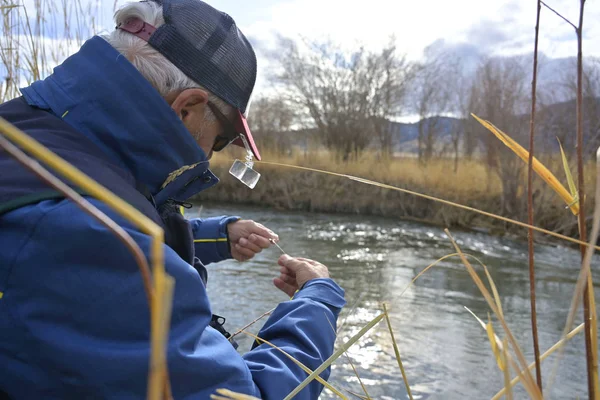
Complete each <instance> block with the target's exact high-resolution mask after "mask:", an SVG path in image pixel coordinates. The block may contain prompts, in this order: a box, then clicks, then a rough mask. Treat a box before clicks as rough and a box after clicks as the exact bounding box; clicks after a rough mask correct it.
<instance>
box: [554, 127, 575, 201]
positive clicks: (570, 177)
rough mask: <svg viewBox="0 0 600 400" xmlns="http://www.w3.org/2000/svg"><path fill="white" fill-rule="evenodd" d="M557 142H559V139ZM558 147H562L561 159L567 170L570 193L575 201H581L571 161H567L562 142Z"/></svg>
mask: <svg viewBox="0 0 600 400" xmlns="http://www.w3.org/2000/svg"><path fill="white" fill-rule="evenodd" d="M556 140H558V138H557V139H556ZM558 146H559V147H560V157H561V159H562V163H563V168H564V169H565V175H566V176H567V184H568V185H569V191H570V192H571V195H572V196H573V198H574V199H575V201H579V196H578V195H577V186H576V185H575V180H574V179H573V174H571V168H569V161H568V160H567V155H566V154H565V151H564V149H563V147H562V143H561V142H560V140H558Z"/></svg>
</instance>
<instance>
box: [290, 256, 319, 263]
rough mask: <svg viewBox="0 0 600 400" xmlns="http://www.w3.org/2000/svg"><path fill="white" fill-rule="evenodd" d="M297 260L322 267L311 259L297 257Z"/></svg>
mask: <svg viewBox="0 0 600 400" xmlns="http://www.w3.org/2000/svg"><path fill="white" fill-rule="evenodd" d="M296 259H297V260H300V261H304V262H307V263H309V264H312V265H322V264H321V263H320V262H318V261H315V260H311V259H310V258H304V257H296Z"/></svg>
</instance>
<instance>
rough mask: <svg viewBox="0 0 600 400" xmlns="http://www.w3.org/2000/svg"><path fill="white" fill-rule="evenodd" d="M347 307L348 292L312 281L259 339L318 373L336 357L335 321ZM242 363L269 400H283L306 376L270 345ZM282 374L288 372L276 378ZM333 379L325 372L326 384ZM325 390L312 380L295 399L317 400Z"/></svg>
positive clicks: (278, 310)
mask: <svg viewBox="0 0 600 400" xmlns="http://www.w3.org/2000/svg"><path fill="white" fill-rule="evenodd" d="M344 305H345V300H344V291H343V290H342V289H341V288H340V287H339V286H338V285H337V284H336V283H335V282H334V281H333V280H331V279H314V280H311V281H309V282H307V283H306V284H305V285H304V287H303V288H302V290H300V291H299V292H298V293H296V295H295V296H294V299H293V300H290V301H286V302H284V303H281V304H279V305H278V306H277V308H276V309H275V311H274V312H273V314H272V315H271V317H270V318H269V319H268V320H267V322H266V323H265V325H264V327H263V328H262V329H261V331H260V332H259V334H258V336H259V337H260V338H262V339H265V340H267V341H269V342H271V343H272V344H274V345H275V346H277V347H279V348H280V349H281V350H283V351H285V352H286V353H288V354H289V355H291V356H292V357H294V358H295V359H296V360H298V361H300V362H301V363H303V364H304V365H306V366H307V367H308V368H310V369H311V370H313V371H314V370H315V369H317V367H319V366H320V365H321V364H322V363H323V362H324V361H325V360H326V359H327V358H329V357H330V356H331V354H332V353H333V346H334V343H335V338H336V333H335V330H336V325H337V324H336V323H337V317H338V315H339V312H340V310H341V309H342V307H343V306H344ZM255 345H256V344H255ZM244 359H245V360H246V362H247V363H248V367H249V368H250V371H251V372H252V377H253V379H254V382H255V383H256V385H258V387H259V388H260V390H261V393H262V394H263V398H265V399H283V398H284V397H285V396H286V395H288V394H289V393H290V392H291V391H292V390H293V389H294V388H295V387H296V386H298V385H299V384H300V383H301V382H302V381H303V380H304V379H305V378H306V377H307V376H308V374H307V373H306V372H304V371H303V370H302V369H301V368H300V367H298V366H297V365H296V364H295V363H294V362H293V361H292V360H290V359H289V358H288V357H287V356H286V355H285V354H283V353H282V352H281V351H279V350H278V349H275V348H273V347H271V346H269V345H268V344H261V345H260V346H257V347H255V348H254V349H253V350H252V351H250V352H249V353H247V354H245V355H244ZM282 370H285V371H288V372H286V373H285V374H278V373H277V372H278V371H282ZM329 374H330V369H327V370H325V371H324V372H323V373H322V374H321V377H322V378H323V379H325V380H327V379H328V378H329ZM275 376H277V378H276V379H275V378H274V377H275ZM275 382H276V384H274V383H275ZM322 389H323V385H322V384H320V383H319V382H317V381H316V380H314V381H312V382H311V383H310V384H309V385H308V386H307V387H306V388H304V389H303V390H302V391H301V392H300V393H299V394H298V395H297V396H296V397H295V398H296V399H317V398H318V397H319V394H320V393H321V390H322Z"/></svg>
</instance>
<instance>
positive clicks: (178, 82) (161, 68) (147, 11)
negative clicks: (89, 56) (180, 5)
mask: <svg viewBox="0 0 600 400" xmlns="http://www.w3.org/2000/svg"><path fill="white" fill-rule="evenodd" d="M131 17H137V18H140V19H141V20H143V21H144V22H147V23H149V24H150V25H153V26H155V27H159V26H160V25H162V24H164V23H165V20H164V18H163V13H162V6H160V5H159V4H157V3H154V2H152V1H146V2H135V3H128V4H126V5H124V6H123V7H121V8H120V9H119V10H117V12H116V13H115V16H114V19H115V23H116V25H119V23H122V22H124V21H125V20H127V19H128V18H131ZM103 37H104V39H105V40H106V41H108V43H110V45H111V46H113V47H114V48H115V49H116V50H117V51H119V53H121V54H123V55H124V56H125V58H127V59H128V60H129V61H130V62H131V63H132V64H133V65H134V66H135V67H136V68H137V70H138V71H139V72H140V73H141V74H142V76H143V77H144V78H146V80H147V81H148V82H150V84H151V85H152V86H153V87H154V88H155V89H156V90H157V91H158V92H159V93H160V95H161V96H163V97H165V96H167V95H168V94H169V93H171V92H174V91H179V90H185V89H191V88H199V89H202V90H206V89H205V88H204V87H202V86H201V85H199V84H197V83H196V82H194V81H193V80H191V79H190V78H188V77H187V75H185V74H184V73H183V72H181V70H180V69H179V68H177V67H176V66H175V65H173V64H172V63H171V62H170V61H169V60H167V59H166V58H165V57H164V56H163V55H162V54H160V53H159V52H158V51H157V50H155V49H154V48H153V47H152V46H150V45H149V44H148V43H147V42H145V41H144V40H142V39H140V38H138V37H137V36H135V35H132V34H131V33H128V32H125V31H122V30H120V29H115V30H114V31H113V32H111V33H110V34H108V35H104V36H103ZM206 92H207V93H208V100H209V101H211V102H212V103H213V104H215V105H216V106H217V107H218V108H219V110H221V112H222V113H223V114H225V115H226V116H227V117H229V118H231V117H232V114H233V107H231V106H230V105H229V104H227V103H225V102H224V101H223V100H221V99H220V98H219V97H217V96H215V95H214V94H212V93H211V92H209V91H208V90H206ZM207 111H208V107H207ZM204 118H205V121H207V122H212V121H214V120H215V116H214V115H213V113H212V112H206V113H205V115H204Z"/></svg>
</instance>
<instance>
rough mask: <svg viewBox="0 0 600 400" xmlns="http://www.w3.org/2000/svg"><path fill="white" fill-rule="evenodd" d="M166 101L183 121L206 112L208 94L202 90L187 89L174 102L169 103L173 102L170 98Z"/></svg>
mask: <svg viewBox="0 0 600 400" xmlns="http://www.w3.org/2000/svg"><path fill="white" fill-rule="evenodd" d="M166 100H167V102H169V103H170V104H171V108H172V109H173V110H174V111H175V113H176V114H177V115H178V116H179V117H180V118H181V120H182V121H183V120H185V119H186V118H187V117H188V116H189V115H190V114H191V113H197V112H204V106H205V105H206V103H207V102H208V93H207V92H206V91H205V90H202V89H185V90H184V91H182V92H181V93H179V94H178V95H177V97H175V98H174V99H172V101H169V100H171V99H169V96H167V99H166Z"/></svg>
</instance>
